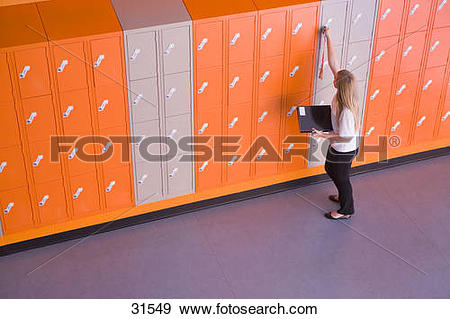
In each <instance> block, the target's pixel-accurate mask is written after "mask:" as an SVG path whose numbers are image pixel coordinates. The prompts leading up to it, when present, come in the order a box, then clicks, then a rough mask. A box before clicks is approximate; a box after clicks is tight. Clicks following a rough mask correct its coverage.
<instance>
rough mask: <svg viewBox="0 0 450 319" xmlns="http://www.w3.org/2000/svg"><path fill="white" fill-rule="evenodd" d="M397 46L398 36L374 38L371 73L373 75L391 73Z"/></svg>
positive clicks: (395, 58)
mask: <svg viewBox="0 0 450 319" xmlns="http://www.w3.org/2000/svg"><path fill="white" fill-rule="evenodd" d="M398 46H399V37H398V36H394V37H387V38H382V39H376V40H375V47H374V51H373V54H374V58H373V63H372V74H373V76H374V77H378V76H382V75H392V74H393V70H394V66H395V63H396V60H397V50H398Z"/></svg>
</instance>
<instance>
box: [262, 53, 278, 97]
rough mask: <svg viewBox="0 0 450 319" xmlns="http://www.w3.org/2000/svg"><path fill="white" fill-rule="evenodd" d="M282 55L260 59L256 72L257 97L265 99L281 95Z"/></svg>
mask: <svg viewBox="0 0 450 319" xmlns="http://www.w3.org/2000/svg"><path fill="white" fill-rule="evenodd" d="M283 62H284V60H283V56H277V57H272V58H265V59H262V60H261V62H260V72H259V74H258V98H259V99H266V98H272V97H277V96H281V95H282V90H283Z"/></svg>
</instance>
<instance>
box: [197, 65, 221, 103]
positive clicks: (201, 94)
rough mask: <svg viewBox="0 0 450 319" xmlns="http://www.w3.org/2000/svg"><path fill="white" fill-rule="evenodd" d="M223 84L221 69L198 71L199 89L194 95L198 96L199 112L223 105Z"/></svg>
mask: <svg viewBox="0 0 450 319" xmlns="http://www.w3.org/2000/svg"><path fill="white" fill-rule="evenodd" d="M222 82H223V81H222V70H221V69H202V70H197V87H196V88H195V91H194V94H196V95H197V108H198V109H199V110H203V109H205V108H210V107H214V106H219V105H222V93H223V90H222Z"/></svg>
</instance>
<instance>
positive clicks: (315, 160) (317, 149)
mask: <svg viewBox="0 0 450 319" xmlns="http://www.w3.org/2000/svg"><path fill="white" fill-rule="evenodd" d="M309 142H310V152H309V158H308V167H315V166H319V165H323V164H324V163H325V160H326V157H327V150H328V147H329V146H330V141H329V140H327V139H322V138H315V137H311V138H310V141H309Z"/></svg>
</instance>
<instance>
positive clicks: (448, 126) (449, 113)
mask: <svg viewBox="0 0 450 319" xmlns="http://www.w3.org/2000/svg"><path fill="white" fill-rule="evenodd" d="M439 137H441V138H445V137H450V85H449V84H448V83H447V94H446V96H445V100H444V107H443V109H442V113H441V114H440V117H439Z"/></svg>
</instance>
